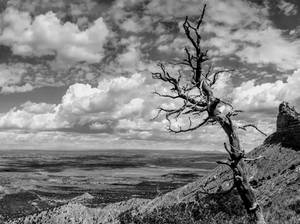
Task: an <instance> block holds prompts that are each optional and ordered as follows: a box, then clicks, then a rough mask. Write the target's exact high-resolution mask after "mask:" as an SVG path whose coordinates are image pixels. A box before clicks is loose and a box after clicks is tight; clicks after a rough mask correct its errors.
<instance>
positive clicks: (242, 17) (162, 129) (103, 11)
mask: <svg viewBox="0 0 300 224" xmlns="http://www.w3.org/2000/svg"><path fill="white" fill-rule="evenodd" d="M205 2H206V3H207V10H206V15H205V17H204V23H203V26H202V28H201V32H202V34H203V48H205V49H208V50H209V51H208V54H209V56H210V58H211V63H212V65H213V66H214V67H215V68H216V69H233V71H232V72H230V73H224V74H221V76H220V79H219V82H218V83H217V85H216V87H215V92H216V94H217V95H219V96H224V97H225V98H226V100H228V101H230V102H232V104H233V105H234V107H235V108H236V109H240V110H243V111H244V112H243V113H242V114H241V115H240V116H239V117H237V118H236V120H235V122H236V124H237V125H242V124H247V123H252V124H256V125H257V126H258V127H259V128H260V129H261V130H263V131H264V132H265V133H267V134H271V133H272V132H274V131H275V128H276V127H275V126H276V124H275V123H276V114H277V110H278V109H277V108H278V105H279V104H280V102H282V101H288V102H289V103H290V105H293V106H295V108H296V109H298V110H300V91H299V89H298V88H299V86H300V12H299V11H300V2H299V1H298V0H277V1H276V0H235V1H232V0H207V1H201V0H176V1H174V0H1V1H0V142H1V145H0V149H9V150H13V149H45V150H46V149H59V150H67V149H78V150H83V149H192V150H200V151H214V150H222V145H223V142H224V141H226V138H225V134H224V133H223V131H222V130H221V129H220V128H219V127H218V126H211V125H207V126H204V127H202V128H201V129H198V130H197V131H194V132H189V133H184V134H172V133H169V132H168V131H167V130H166V125H167V122H166V120H165V119H164V117H163V116H161V117H158V118H157V119H154V120H153V119H152V118H153V117H154V116H155V114H156V113H157V108H158V107H159V106H160V105H166V106H169V107H172V106H174V104H175V103H174V102H171V101H166V100H163V99H161V98H159V97H157V96H155V95H153V91H155V90H165V89H166V86H164V85H163V84H162V83H159V82H158V81H157V80H153V79H152V78H151V72H155V71H158V67H157V64H158V63H159V62H163V63H168V62H172V61H174V60H175V59H178V58H181V57H183V56H184V51H183V49H184V47H185V46H188V42H187V40H186V39H185V36H184V32H183V29H182V23H183V21H184V18H185V16H189V17H190V18H191V19H196V18H198V17H199V15H200V13H201V10H202V7H203V4H204V3H205ZM167 67H168V69H169V70H170V72H172V73H175V74H176V72H177V71H178V70H180V67H178V66H171V65H170V64H169V65H168V66H167ZM239 134H240V138H241V143H242V147H243V148H244V149H245V150H250V149H252V148H253V147H256V146H258V145H259V144H260V143H261V142H262V141H263V139H264V136H262V135H261V134H259V133H257V132H256V131H255V130H250V129H249V130H248V131H246V132H245V131H243V130H240V131H239Z"/></svg>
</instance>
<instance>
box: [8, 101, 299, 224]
mask: <svg viewBox="0 0 300 224" xmlns="http://www.w3.org/2000/svg"><path fill="white" fill-rule="evenodd" d="M298 124H299V127H300V119H299V114H298V113H297V112H296V111H295V110H293V109H292V108H290V107H289V106H288V104H286V103H283V104H281V105H280V110H279V114H278V122H277V132H276V133H274V134H272V135H271V136H269V137H268V138H267V139H266V141H265V143H264V144H263V145H262V146H259V147H257V148H255V149H254V150H253V151H251V152H250V153H249V154H248V156H249V158H255V157H258V156H260V157H261V158H260V159H259V160H254V161H249V162H247V173H248V176H249V178H250V180H251V185H252V187H253V188H254V189H255V193H256V195H257V198H258V201H259V202H260V203H261V205H262V206H263V208H264V214H265V217H266V221H268V223H274V224H276V223H278V224H279V223H280V224H284V223H289V224H293V223H294V224H296V223H300V154H299V153H300V152H299V149H300V144H298V143H297V140H298V139H300V134H299V133H298V132H296V131H295V128H296V129H297V128H298ZM290 141H293V142H290ZM230 186H231V171H230V170H229V169H228V168H227V167H224V166H218V167H217V168H216V169H214V170H213V171H212V172H211V173H210V174H209V175H208V176H206V177H204V178H201V179H199V180H198V181H196V182H193V183H190V184H188V185H186V186H184V187H181V188H179V189H177V190H175V191H172V192H169V193H167V194H165V195H163V196H161V197H157V198H155V199H153V200H146V199H131V200H129V201H125V202H119V203H114V204H110V205H108V206H106V207H104V208H87V207H85V206H84V205H82V204H80V202H76V201H73V202H70V203H69V204H67V205H64V206H61V207H58V208H55V209H53V210H50V211H44V212H41V213H38V214H34V215H31V216H27V217H23V218H19V219H16V220H10V221H7V222H6V223H11V224H13V223H14V224H15V223H25V224H26V223H28V224H29V223H42V224H44V223H45V224H46V223H47V224H50V223H51V224H56V223H59V224H65V223H85V224H90V223H91V224H92V223H97V224H100V223H103V224H104V223H124V224H125V223H139V224H142V223H143V224H147V223H149V224H150V223H152V224H155V223H157V224H158V223H172V224H175V223H176V224H185V223H186V224H187V223H198V224H202V223H203V224H204V223H220V224H221V223H222V224H223V223H248V222H247V217H246V215H245V211H244V209H243V205H242V202H241V200H240V199H239V197H238V195H237V194H236V192H235V191H231V192H230V193H227V194H222V193H221V192H222V191H223V190H226V189H228V188H230Z"/></svg>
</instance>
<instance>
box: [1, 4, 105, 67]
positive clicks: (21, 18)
mask: <svg viewBox="0 0 300 224" xmlns="http://www.w3.org/2000/svg"><path fill="white" fill-rule="evenodd" d="M1 23H2V24H3V28H2V30H1V36H0V43H1V44H3V45H6V46H9V47H11V49H12V52H13V53H14V54H16V55H21V56H37V57H40V56H45V55H52V56H55V57H56V61H57V62H59V63H60V64H64V63H67V64H70V63H74V62H79V61H85V62H88V63H96V62H99V61H100V60H101V59H102V58H103V56H104V49H103V45H104V43H105V41H106V39H107V37H108V35H109V30H108V28H107V26H106V24H105V23H104V21H103V19H102V18H101V17H100V18H98V19H97V20H95V21H94V23H93V24H92V25H91V26H90V27H89V28H87V29H86V30H83V31H81V30H80V29H79V28H78V26H77V25H76V24H73V23H70V22H66V23H64V24H63V23H61V21H60V20H59V19H58V18H57V16H56V15H55V14H54V13H53V12H51V11H50V12H48V13H46V14H42V15H38V16H36V17H35V18H32V17H31V16H30V14H29V13H28V12H21V11H18V10H16V9H13V8H7V9H6V10H5V12H3V13H2V16H1Z"/></svg>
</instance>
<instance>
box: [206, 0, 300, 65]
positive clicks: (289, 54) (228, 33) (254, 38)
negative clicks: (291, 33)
mask: <svg viewBox="0 0 300 224" xmlns="http://www.w3.org/2000/svg"><path fill="white" fill-rule="evenodd" d="M268 13H269V12H268V10H267V8H266V7H265V8H264V7H258V6H257V5H255V4H251V3H250V2H249V1H222V2H220V1H209V2H208V9H207V14H206V17H205V21H206V23H205V24H204V31H205V32H206V33H209V34H210V37H209V38H208V39H207V40H205V42H204V45H205V46H208V47H209V48H210V49H211V50H212V51H211V53H212V55H213V56H221V57H224V56H227V55H231V54H233V55H236V56H238V57H239V58H240V59H241V60H242V61H244V62H246V63H253V64H258V65H268V64H273V65H275V66H276V67H277V68H278V69H280V70H295V69H298V68H299V66H300V41H299V40H298V39H296V38H294V39H293V38H291V37H285V36H284V33H283V31H282V30H280V29H277V28H275V27H274V25H273V23H272V21H270V20H269V19H268Z"/></svg>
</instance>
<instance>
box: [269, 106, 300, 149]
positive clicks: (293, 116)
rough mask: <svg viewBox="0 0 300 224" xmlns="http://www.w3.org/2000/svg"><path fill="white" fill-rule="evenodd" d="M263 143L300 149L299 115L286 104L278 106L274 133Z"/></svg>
mask: <svg viewBox="0 0 300 224" xmlns="http://www.w3.org/2000/svg"><path fill="white" fill-rule="evenodd" d="M265 143H267V144H274V143H280V144H281V145H282V146H284V147H288V148H293V149H294V150H296V151H298V150H299V149H300V114H299V113H298V112H297V111H296V110H295V108H294V107H290V106H289V104H288V103H287V102H283V103H281V104H280V105H279V112H278V115H277V127H276V132H275V133H274V134H272V135H271V136H269V137H268V138H267V139H266V141H265Z"/></svg>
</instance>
